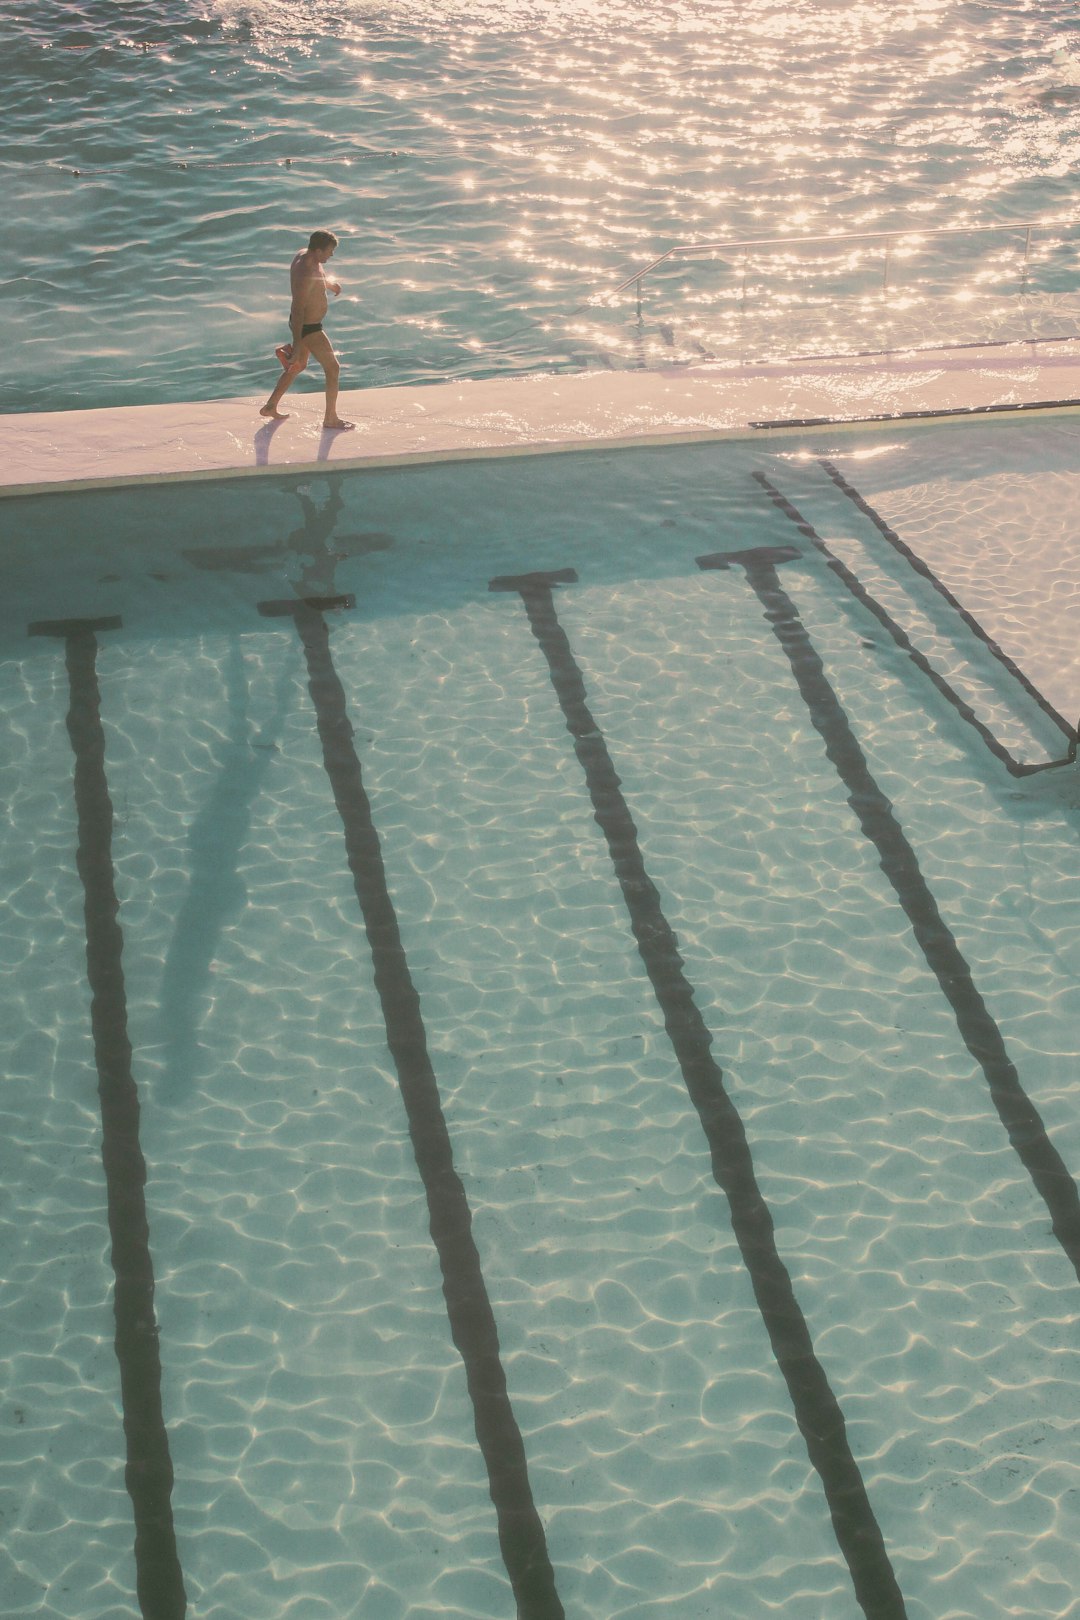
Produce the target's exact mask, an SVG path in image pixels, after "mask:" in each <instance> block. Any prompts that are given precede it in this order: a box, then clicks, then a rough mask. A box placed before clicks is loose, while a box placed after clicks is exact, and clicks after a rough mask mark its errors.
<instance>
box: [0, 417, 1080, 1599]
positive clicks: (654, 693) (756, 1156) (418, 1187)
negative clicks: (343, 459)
mask: <svg viewBox="0 0 1080 1620" xmlns="http://www.w3.org/2000/svg"><path fill="white" fill-rule="evenodd" d="M1075 445H1076V429H1075V427H1073V426H1072V425H1071V419H1070V418H1068V417H1062V418H1060V419H1057V420H1056V422H1055V424H1054V425H1053V426H1052V427H1050V428H1048V427H1047V426H1046V425H1045V424H1040V425H1039V426H1038V427H1037V428H1036V427H1034V426H1032V425H1030V424H1009V425H1006V424H999V425H993V426H989V425H988V426H987V427H985V428H983V429H981V430H979V431H978V432H973V431H972V430H971V429H970V428H961V427H955V426H954V427H951V428H944V427H940V426H939V427H924V428H915V429H908V428H905V429H903V430H902V431H901V430H899V429H897V428H896V427H895V426H894V427H892V428H891V429H890V430H889V431H888V432H887V433H886V432H884V431H882V432H881V433H880V434H865V435H864V434H860V435H857V436H854V437H847V438H845V439H840V440H837V439H831V438H829V437H828V436H827V435H824V436H823V435H820V434H819V435H814V434H807V436H806V438H805V439H804V440H801V441H800V440H793V439H791V438H786V439H783V440H772V441H764V442H759V443H757V444H754V445H734V444H727V445H723V446H716V447H708V448H705V447H696V448H693V449H672V450H663V451H659V450H654V451H642V452H621V453H616V454H603V453H595V454H586V455H581V456H571V457H555V458H531V459H528V460H526V461H520V462H509V461H502V462H491V463H474V464H471V465H468V466H439V467H434V466H433V467H430V468H427V469H423V470H417V469H413V470H410V471H408V472H379V473H368V474H360V475H357V474H344V475H333V476H324V477H320V478H312V479H290V478H276V479H266V480H243V481H237V482H235V483H231V484H229V483H225V484H221V485H201V486H187V487H181V486H173V487H165V488H161V487H158V488H129V489H120V490H114V491H109V492H103V493H98V494H95V495H94V496H93V497H89V498H88V497H87V496H86V495H85V494H82V495H79V496H63V495H58V496H41V497H36V498H34V499H32V500H14V499H13V500H8V501H5V502H4V503H3V506H2V507H0V518H2V520H3V523H4V529H5V539H4V544H5V550H6V554H7V555H9V556H10V558H11V575H10V577H11V582H12V583H11V588H10V589H9V591H8V593H7V594H6V597H5V600H4V602H3V604H2V605H0V645H2V648H3V660H2V662H0V679H2V681H3V701H2V705H0V707H2V712H3V728H4V741H3V745H2V747H0V759H2V760H3V773H4V792H3V802H4V803H5V805H6V806H7V836H6V838H5V841H4V890H5V894H6V897H7V902H8V905H7V909H8V915H9V922H8V925H7V927H6V928H5V934H4V952H5V971H4V974H3V977H2V980H0V984H2V992H0V993H2V995H3V1001H4V1006H3V1018H2V1021H0V1027H2V1028H3V1029H4V1031H5V1045H6V1048H7V1050H6V1054H5V1073H6V1076H7V1079H6V1082H5V1090H4V1111H5V1120H4V1127H5V1128H4V1130H3V1131H2V1132H0V1141H2V1143H3V1147H2V1150H0V1151H2V1152H3V1155H4V1173H3V1185H4V1186H5V1189H6V1190H7V1193H8V1197H9V1199H10V1207H11V1215H12V1218H11V1220H10V1222H9V1223H8V1224H7V1225H6V1227H5V1241H6V1243H7V1244H8V1245H9V1251H8V1255H7V1258H6V1263H5V1265H4V1266H3V1268H2V1281H0V1311H2V1313H3V1320H4V1324H5V1329H6V1331H5V1333H4V1344H5V1352H4V1382H5V1393H4V1417H5V1424H6V1432H7V1439H8V1444H7V1446H6V1448H5V1461H4V1463H3V1465H2V1473H0V1510H2V1511H3V1513H4V1522H5V1525H6V1527H7V1534H6V1538H5V1544H6V1545H5V1551H4V1552H3V1554H2V1555H0V1556H2V1558H3V1561H4V1574H3V1579H2V1580H0V1590H2V1591H3V1592H4V1593H5V1594H6V1596H5V1599H4V1603H5V1604H6V1609H5V1612H7V1613H11V1614H13V1615H14V1614H19V1615H31V1614H38V1613H40V1614H48V1615H71V1616H78V1620H93V1617H96V1616H99V1615H100V1616H105V1615H110V1616H112V1615H116V1614H118V1613H124V1614H128V1613H137V1612H139V1607H140V1602H141V1607H142V1612H143V1613H144V1614H154V1615H155V1616H161V1615H172V1614H178V1613H181V1612H183V1607H184V1599H183V1596H182V1593H186V1602H187V1605H188V1611H189V1612H190V1613H191V1614H193V1615H199V1616H200V1617H202V1616H206V1617H211V1616H213V1617H224V1616H229V1617H230V1620H233V1617H237V1620H239V1617H247V1616H251V1617H252V1620H255V1617H256V1616H258V1617H259V1620H267V1617H275V1620H276V1617H277V1616H291V1615H297V1616H299V1615H303V1616H304V1617H305V1620H308V1617H313V1616H319V1615H326V1616H331V1615H332V1616H334V1617H335V1620H338V1617H345V1616H351V1615H360V1614H363V1615H364V1616H365V1620H367V1617H370V1616H372V1615H374V1616H377V1617H382V1616H394V1617H397V1616H400V1617H405V1616H408V1617H410V1620H417V1617H419V1616H434V1615H437V1614H438V1615H458V1614H459V1615H468V1616H470V1617H477V1616H486V1615H491V1616H499V1617H505V1616H508V1615H512V1614H513V1613H514V1612H515V1609H517V1611H518V1612H520V1613H521V1614H523V1615H529V1616H544V1617H553V1616H556V1615H558V1614H559V1613H561V1612H565V1613H566V1614H569V1615H583V1616H584V1615H588V1616H596V1615H604V1616H605V1617H614V1616H634V1617H644V1616H646V1615H647V1616H650V1617H658V1616H660V1615H662V1614H664V1613H668V1612H671V1613H677V1614H678V1615H679V1616H680V1620H681V1617H684V1616H687V1617H689V1616H701V1617H705V1616H710V1617H711V1616H715V1615H716V1614H718V1613H725V1614H728V1613H730V1614H738V1615H739V1616H740V1617H741V1620H743V1617H746V1620H754V1617H758V1616H761V1617H764V1616H766V1615H771V1614H775V1613H777V1612H782V1613H784V1614H785V1615H791V1616H796V1615H797V1616H799V1617H803V1616H826V1615H828V1616H829V1617H830V1620H832V1617H836V1616H841V1617H842V1616H847V1615H850V1616H855V1615H857V1614H860V1613H863V1614H866V1615H870V1616H874V1617H878V1620H881V1617H884V1616H893V1615H898V1614H901V1613H906V1614H908V1615H909V1616H912V1617H919V1620H923V1617H926V1620H929V1617H931V1616H933V1617H934V1620H942V1617H944V1616H950V1617H953V1616H965V1617H966V1616H971V1617H972V1620H975V1617H978V1620H985V1617H986V1616H988V1615H990V1616H993V1615H1002V1616H1004V1615H1006V1614H1008V1615H1030V1616H1032V1617H1034V1616H1039V1617H1044V1616H1045V1615H1046V1614H1048V1613H1054V1614H1060V1615H1070V1614H1074V1613H1075V1612H1076V1611H1077V1603H1078V1600H1077V1599H1076V1598H1075V1597H1074V1595H1073V1594H1074V1592H1075V1589H1076V1586H1077V1568H1076V1561H1077V1553H1076V1545H1077V1538H1076V1536H1075V1534H1074V1527H1073V1513H1074V1508H1073V1505H1072V1504H1073V1502H1074V1501H1075V1492H1076V1490H1077V1485H1078V1478H1080V1476H1078V1472H1077V1469H1078V1464H1077V1453H1076V1437H1077V1424H1078V1420H1080V1394H1078V1390H1080V1382H1078V1380H1077V1376H1076V1373H1077V1368H1076V1349H1075V1333H1074V1323H1075V1320H1076V1311H1077V1306H1076V1298H1077V1295H1076V1289H1077V1273H1076V1265H1077V1261H1078V1257H1080V1250H1078V1248H1077V1244H1076V1232H1077V1208H1076V1194H1075V1186H1074V1183H1073V1179H1072V1177H1073V1173H1074V1169H1075V1166H1076V1165H1077V1164H1078V1163H1080V1118H1078V1112H1077V1096H1076V1083H1075V1070H1076V1039H1075V1030H1076V1016H1077V1010H1076V995H1077V992H1076V984H1077V960H1076V957H1077V951H1078V949H1080V887H1078V883H1077V878H1076V860H1075V841H1076V833H1077V824H1078V815H1080V786H1078V785H1077V777H1076V767H1075V765H1069V764H1062V763H1058V762H1059V761H1061V760H1064V759H1065V758H1066V757H1067V754H1068V751H1069V743H1070V739H1071V726H1070V725H1069V724H1068V723H1067V722H1066V721H1065V720H1064V719H1063V718H1062V711H1064V712H1065V713H1067V714H1069V715H1070V716H1073V715H1074V714H1075V712H1076V710H1077V709H1078V708H1080V705H1076V704H1073V707H1072V708H1070V707H1069V705H1070V703H1072V698H1073V694H1074V692H1075V690H1076V688H1075V685H1071V684H1070V683H1072V682H1075V670H1072V669H1070V668H1069V667H1068V666H1067V664H1066V663H1065V662H1063V661H1059V660H1056V659H1054V658H1053V656H1052V647H1053V626H1054V623H1055V619H1054V615H1055V612H1056V611H1057V609H1056V607H1055V603H1057V604H1058V605H1060V606H1061V609H1062V617H1061V620H1060V625H1061V631H1062V639H1061V645H1062V646H1063V647H1067V646H1068V645H1069V642H1068V635H1067V626H1068V622H1069V620H1068V610H1069V602H1068V600H1067V597H1068V593H1069V591H1070V590H1075V585H1073V584H1071V581H1075V580H1077V579H1080V571H1077V570H1076V569H1075V568H1074V566H1073V558H1072V555H1071V552H1070V549H1069V548H1070V546H1071V545H1072V543H1073V538H1072V537H1073V536H1074V535H1075V533H1076V523H1075V512H1076V505H1077V497H1078V493H1080V492H1078V489H1077V481H1076V474H1075V471H1074V468H1075V464H1076V457H1075ZM1018 531H1022V533H1023V536H1024V539H1025V541H1026V545H1027V547H1028V550H1027V553H1026V557H1027V563H1026V567H1025V568H1024V569H1023V570H1022V571H1014V572H1010V570H1015V569H1016V564H1015V560H1014V554H1015V552H1016V549H1017V537H1018ZM897 543H899V544H906V545H908V546H909V547H911V548H913V549H914V551H915V552H916V553H917V554H918V556H919V557H920V558H922V559H923V560H924V561H925V562H926V564H927V570H928V571H927V572H919V571H918V569H917V568H916V567H914V566H913V564H912V561H911V558H910V555H905V553H904V552H903V551H902V550H898V549H897ZM931 576H932V577H931ZM939 586H940V587H943V588H944V590H945V591H946V592H951V593H952V598H955V600H953V599H952V598H951V597H950V596H949V595H946V594H942V589H941V588H939ZM980 590H982V591H983V592H984V594H985V601H983V600H980V597H979V591H980ZM995 601H996V607H997V617H996V619H992V618H991V617H990V616H989V611H984V609H986V610H989V608H991V607H992V606H993V604H994V602H995ZM958 602H962V605H963V607H964V608H965V609H968V610H972V611H975V612H976V614H977V616H981V617H982V619H983V621H984V622H985V624H986V625H988V626H989V628H990V630H991V632H992V634H991V639H992V640H993V641H994V642H995V643H996V645H995V646H990V645H988V644H987V642H986V640H983V639H980V637H979V635H978V634H977V632H976V629H975V628H973V625H972V623H971V622H970V620H968V619H965V618H964V617H963V616H962V614H961V613H960V611H959V610H958V606H957V603H958ZM1047 626H1050V629H1047ZM28 631H29V632H30V633H29V634H28ZM1048 648H1050V649H1051V656H1050V657H1049V659H1048V660H1047V661H1046V662H1045V663H1044V664H1042V665H1040V658H1042V659H1047V649H1048ZM915 655H917V656H915ZM920 659H921V660H922V662H920V661H919V660H920ZM1021 670H1022V671H1024V673H1025V674H1027V675H1029V676H1030V675H1031V673H1032V671H1034V672H1035V677H1037V678H1034V677H1033V678H1032V680H1031V684H1030V686H1025V684H1024V683H1023V681H1022V680H1021V679H1020V677H1019V671H1021ZM1040 698H1041V699H1042V701H1040ZM1044 767H1046V768H1044ZM76 846H78V847H79V858H78V860H76ZM99 1076H100V1077H101V1091H102V1098H101V1099H100V1100H99V1096H98V1087H99ZM103 1141H104V1151H105V1161H104V1169H103V1158H102V1144H103ZM143 1164H144V1165H145V1189H144V1190H143V1184H142V1168H141V1166H142V1165H143ZM143 1199H144V1201H145V1218H146V1222H147V1226H146V1231H145V1234H144V1232H143V1228H142V1224H141V1223H142V1218H143V1217H142V1212H141V1210H140V1208H139V1205H140V1200H143ZM110 1200H111V1202H112V1208H111V1211H110V1208H109V1203H110ZM110 1216H111V1219H112V1241H111V1247H110V1227H109V1221H110ZM114 1273H117V1274H118V1280H115V1279H114ZM114 1287H115V1306H116V1313H117V1326H116V1332H117V1346H116V1349H115V1350H114V1346H113V1338H114V1324H113V1310H114ZM151 1298H152V1304H151ZM125 1424H126V1428H127V1457H128V1462H129V1466H130V1476H129V1482H128V1488H127V1489H126V1488H125V1480H124V1457H125V1439H124V1426H125ZM170 1471H171V1473H172V1475H173V1484H172V1489H171V1497H169V1495H168V1492H167V1490H166V1485H167V1479H168V1475H169V1473H170ZM133 1516H134V1522H135V1524H136V1525H137V1526H138V1538H139V1544H138V1553H137V1555H136V1552H135V1551H134V1550H133V1541H134V1539H135V1538H134V1537H133ZM139 1585H141V1597H137V1595H136V1588H137V1586H139Z"/></svg>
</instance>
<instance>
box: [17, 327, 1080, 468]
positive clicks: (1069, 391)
mask: <svg viewBox="0 0 1080 1620" xmlns="http://www.w3.org/2000/svg"><path fill="white" fill-rule="evenodd" d="M260 397H261V396H260ZM260 397H256V398H253V397H251V396H247V397H243V398H239V399H230V400H215V401H201V402H200V401H192V402H184V403H176V404H165V405H134V406H115V407H101V408H97V409H91V410H77V411H54V412H42V413H26V414H24V415H10V416H3V417H0V498H2V497H4V496H28V495H39V494H45V493H59V492H64V491H71V492H78V491H81V490H94V489H106V488H116V487H122V486H125V485H141V484H146V485H150V484H170V483H181V482H183V483H187V482H196V481H209V480H224V479H234V478H249V477H274V476H278V477H281V476H295V475H296V474H298V473H302V474H305V475H307V476H312V475H317V474H319V473H325V472H328V471H331V470H332V471H334V472H345V471H365V470H367V471H370V470H377V469H387V468H405V467H420V466H429V465H433V464H438V463H445V462H455V461H474V460H491V459H501V458H508V457H517V456H540V455H560V454H572V453H580V452H582V451H594V452H595V451H601V450H603V451H613V450H630V449H646V448H657V447H663V446H673V445H691V444H707V443H720V442H723V441H731V440H742V441H746V440H754V439H764V438H777V437H790V436H794V435H802V434H806V433H808V432H828V433H830V434H837V433H851V432H860V431H861V432H866V431H881V430H882V429H888V428H890V427H894V428H914V427H919V426H924V425H928V424H930V423H933V422H945V421H948V422H951V423H957V424H961V423H973V424H974V423H985V422H986V421H987V420H995V419H997V418H1000V417H1013V416H1014V415H1015V416H1024V417H1040V418H1042V417H1047V416H1060V415H1066V414H1070V413H1073V412H1076V411H1078V410H1080V338H1074V339H1061V340H1057V341H1055V342H1054V343H1052V344H1051V343H1040V344H1038V345H1036V344H1033V343H1015V344H1010V345H1008V346H992V347H986V348H982V349H972V350H964V351H955V350H938V351H920V352H917V353H914V352H913V353H910V354H890V355H877V356H860V357H850V358H832V359H826V358H823V359H802V360H797V361H788V362H777V363H771V364H770V363H761V364H757V365H753V366H735V365H727V366H719V365H718V366H714V367H695V368H678V369H676V368H668V369H666V370H663V371H649V372H642V371H631V372H607V371H604V372H587V373H579V374H575V375H560V374H556V375H550V374H530V375H526V376H514V377H500V378H494V379H485V380H479V381H455V382H442V383H434V384H426V385H420V386H415V387H395V388H385V389H368V390H364V391H354V392H351V393H345V394H343V395H342V396H341V401H340V408H341V410H342V411H343V413H344V414H345V415H347V416H348V417H350V418H353V419H355V420H356V422H357V431H356V432H355V433H333V434H330V433H326V432H324V431H323V430H322V428H321V421H320V417H321V396H320V395H318V394H313V393H304V394H297V395H295V396H291V397H288V396H287V398H286V402H285V403H286V404H287V405H288V406H289V408H290V412H291V414H290V416H289V418H288V420H287V421H283V422H281V423H280V424H270V423H267V422H265V421H263V420H262V419H260V417H259V415H258V407H259V403H260ZM361 444H362V445H363V446H364V448H363V449H361V448H360V446H361Z"/></svg>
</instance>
